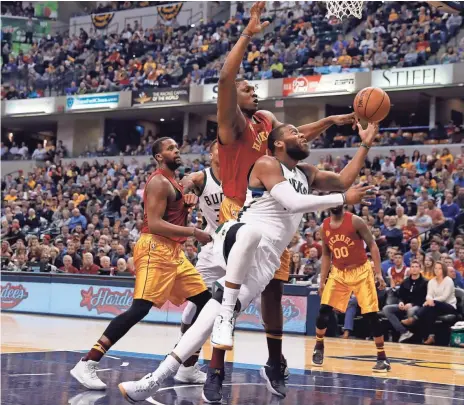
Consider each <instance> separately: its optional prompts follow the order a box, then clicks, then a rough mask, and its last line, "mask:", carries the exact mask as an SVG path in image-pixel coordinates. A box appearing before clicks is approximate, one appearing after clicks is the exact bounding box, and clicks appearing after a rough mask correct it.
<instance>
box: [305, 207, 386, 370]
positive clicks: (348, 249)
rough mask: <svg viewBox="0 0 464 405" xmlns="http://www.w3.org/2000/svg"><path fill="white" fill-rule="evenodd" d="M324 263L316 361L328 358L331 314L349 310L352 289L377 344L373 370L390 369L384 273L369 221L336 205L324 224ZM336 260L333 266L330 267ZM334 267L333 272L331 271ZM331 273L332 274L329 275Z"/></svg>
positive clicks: (319, 364) (317, 325)
mask: <svg viewBox="0 0 464 405" xmlns="http://www.w3.org/2000/svg"><path fill="white" fill-rule="evenodd" d="M322 242H323V243H322V265H321V286H320V287H319V293H320V294H321V296H322V297H321V308H320V310H319V316H318V318H317V321H316V347H315V348H314V352H313V360H312V363H313V365H314V366H322V364H323V362H324V335H325V332H326V330H327V325H328V322H329V317H330V315H331V313H332V311H333V309H334V308H335V309H336V310H337V311H340V312H345V311H346V308H347V306H348V301H349V299H350V296H351V294H352V293H354V294H355V296H356V298H357V300H358V303H359V306H360V307H361V313H362V314H363V317H364V319H366V320H367V321H368V323H369V325H370V328H371V331H372V334H373V335H374V341H375V345H376V347H377V363H376V364H375V366H374V367H373V369H372V371H374V372H376V373H386V372H387V371H390V369H391V367H390V362H389V361H388V359H387V357H386V355H385V350H384V341H383V332H382V327H381V324H380V321H379V318H378V315H377V312H378V311H379V304H378V298H377V290H376V286H375V284H376V282H377V283H378V288H379V289H380V290H383V289H384V288H385V281H384V279H383V277H382V268H381V261H380V252H379V248H378V247H377V244H376V243H375V240H374V237H373V236H372V233H371V231H370V230H369V228H368V227H367V225H366V223H365V222H364V221H363V220H362V219H361V218H360V217H358V216H356V215H353V214H352V213H350V212H344V210H343V206H340V207H337V208H332V209H331V210H330V217H329V218H326V219H325V220H324V222H323V224H322ZM364 243H365V244H366V245H367V247H368V248H369V250H370V252H371V255H372V259H373V261H374V270H375V276H374V272H373V271H372V266H371V263H370V261H369V260H368V258H367V255H366V250H365V248H364ZM331 261H332V268H330V265H331V263H330V262H331ZM329 270H330V275H329ZM327 276H329V278H328V279H327Z"/></svg>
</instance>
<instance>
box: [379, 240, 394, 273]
mask: <svg viewBox="0 0 464 405" xmlns="http://www.w3.org/2000/svg"><path fill="white" fill-rule="evenodd" d="M395 253H396V248H394V247H389V248H388V249H387V259H386V260H384V261H383V262H382V264H381V267H382V273H383V276H384V277H387V276H388V270H389V269H390V267H392V266H394V265H395V262H394V260H393V259H394V257H395Z"/></svg>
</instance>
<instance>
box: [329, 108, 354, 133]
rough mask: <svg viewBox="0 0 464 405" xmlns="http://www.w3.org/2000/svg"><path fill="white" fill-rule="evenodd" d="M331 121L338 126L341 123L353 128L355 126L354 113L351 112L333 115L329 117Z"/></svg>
mask: <svg viewBox="0 0 464 405" xmlns="http://www.w3.org/2000/svg"><path fill="white" fill-rule="evenodd" d="M331 118H332V121H333V123H334V124H335V125H338V126H339V127H340V126H342V125H348V124H349V125H352V126H353V129H355V128H356V123H357V119H356V114H355V113H354V112H353V113H351V114H342V115H334V116H332V117H331Z"/></svg>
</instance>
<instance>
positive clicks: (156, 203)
mask: <svg viewBox="0 0 464 405" xmlns="http://www.w3.org/2000/svg"><path fill="white" fill-rule="evenodd" d="M146 187H147V196H148V198H147V201H146V207H145V210H146V212H149V213H150V215H147V217H148V229H149V231H150V233H152V234H155V235H160V236H164V237H167V238H176V237H177V238H178V237H189V236H193V237H195V238H196V239H197V240H198V241H199V242H201V243H208V242H209V241H210V240H211V236H210V235H209V234H207V233H206V232H203V231H201V230H199V229H195V228H192V227H188V226H179V225H174V224H171V223H169V222H167V221H165V220H164V219H163V216H164V213H165V211H166V206H167V203H168V198H169V195H170V194H171V193H172V185H171V183H169V181H168V180H166V179H165V178H164V177H162V176H155V177H154V178H153V179H152V180H151V181H150V182H149V183H148V184H147V185H146Z"/></svg>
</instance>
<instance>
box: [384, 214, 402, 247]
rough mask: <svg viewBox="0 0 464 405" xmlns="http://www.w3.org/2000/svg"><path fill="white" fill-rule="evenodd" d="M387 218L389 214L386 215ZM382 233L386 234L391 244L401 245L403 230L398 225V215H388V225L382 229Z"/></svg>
mask: <svg viewBox="0 0 464 405" xmlns="http://www.w3.org/2000/svg"><path fill="white" fill-rule="evenodd" d="M385 218H387V216H385ZM382 235H383V236H385V238H386V239H387V242H388V244H389V245H390V246H401V241H402V240H403V232H402V231H401V230H399V229H398V228H397V227H396V217H394V216H392V217H388V223H387V226H385V227H384V228H383V229H382Z"/></svg>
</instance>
